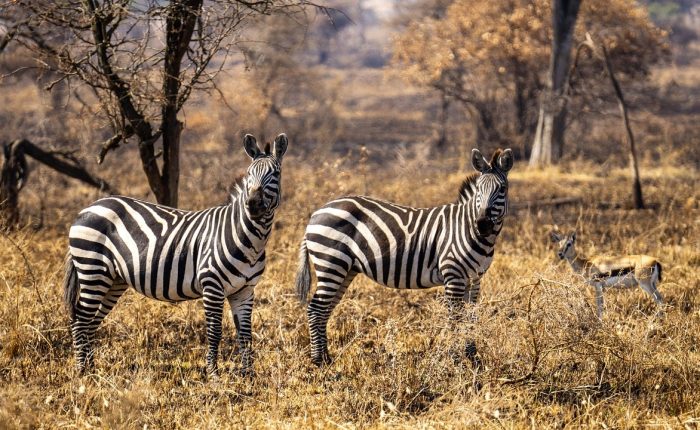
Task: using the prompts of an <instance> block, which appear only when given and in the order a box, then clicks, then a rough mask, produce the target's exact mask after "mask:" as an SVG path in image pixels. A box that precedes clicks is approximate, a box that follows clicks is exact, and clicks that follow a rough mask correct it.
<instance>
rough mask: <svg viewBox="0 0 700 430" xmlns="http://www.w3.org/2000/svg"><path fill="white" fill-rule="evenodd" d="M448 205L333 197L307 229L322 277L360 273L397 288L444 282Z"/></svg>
mask: <svg viewBox="0 0 700 430" xmlns="http://www.w3.org/2000/svg"><path fill="white" fill-rule="evenodd" d="M446 208H447V207H446V206H440V207H436V208H410V207H406V206H401V205H396V204H393V203H390V202H386V201H382V200H378V199H373V198H370V197H363V196H349V197H343V198H339V199H336V200H333V201H331V202H329V203H328V204H326V205H325V206H324V207H322V208H321V209H319V210H317V211H316V212H314V214H313V215H312V216H311V219H310V220H309V224H308V226H307V229H306V236H305V238H306V245H307V247H308V251H309V254H310V256H311V260H312V261H313V263H314V266H315V267H316V272H317V276H319V278H323V277H324V276H325V277H330V278H338V279H340V278H344V277H345V274H347V273H348V272H357V273H364V274H365V275H367V276H368V277H370V278H371V279H373V280H375V281H376V282H378V283H380V284H382V285H385V286H388V287H393V288H426V287H432V286H436V285H440V284H441V283H442V279H441V278H440V275H439V273H438V258H439V256H438V254H437V249H438V242H439V240H440V237H441V234H442V233H443V225H442V224H443V220H444V212H445V210H446ZM319 272H320V273H319Z"/></svg>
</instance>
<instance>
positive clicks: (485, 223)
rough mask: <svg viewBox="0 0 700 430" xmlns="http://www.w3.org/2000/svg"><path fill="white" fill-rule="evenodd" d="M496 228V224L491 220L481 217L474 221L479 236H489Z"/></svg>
mask: <svg viewBox="0 0 700 430" xmlns="http://www.w3.org/2000/svg"><path fill="white" fill-rule="evenodd" d="M495 227H496V223H495V222H493V218H490V217H483V218H479V219H477V220H476V228H477V230H479V234H480V235H481V236H489V235H491V234H493V230H494V228H495Z"/></svg>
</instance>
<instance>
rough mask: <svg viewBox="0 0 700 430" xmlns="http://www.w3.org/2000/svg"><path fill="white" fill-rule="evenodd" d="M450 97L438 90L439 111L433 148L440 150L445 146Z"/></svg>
mask: <svg viewBox="0 0 700 430" xmlns="http://www.w3.org/2000/svg"><path fill="white" fill-rule="evenodd" d="M449 109H450V99H449V98H448V97H447V94H446V93H445V92H444V91H441V92H440V111H439V112H438V127H439V130H438V140H437V142H436V143H435V149H436V151H437V152H440V151H442V150H444V149H445V147H446V146H447V121H448V119H449V117H448V115H449Z"/></svg>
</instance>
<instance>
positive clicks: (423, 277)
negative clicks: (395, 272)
mask: <svg viewBox="0 0 700 430" xmlns="http://www.w3.org/2000/svg"><path fill="white" fill-rule="evenodd" d="M361 273H363V274H364V275H366V276H367V277H368V278H370V279H372V280H373V281H374V282H376V283H378V284H379V285H382V286H384V287H389V288H396V289H409V290H413V289H423V288H433V287H438V286H441V285H443V279H442V276H440V272H439V271H438V270H437V268H433V269H424V270H422V271H421V272H420V273H411V274H410V276H408V275H406V274H401V275H400V276H392V277H390V278H389V279H387V280H386V281H385V280H384V279H377V278H376V277H375V276H373V275H372V274H368V273H364V272H361Z"/></svg>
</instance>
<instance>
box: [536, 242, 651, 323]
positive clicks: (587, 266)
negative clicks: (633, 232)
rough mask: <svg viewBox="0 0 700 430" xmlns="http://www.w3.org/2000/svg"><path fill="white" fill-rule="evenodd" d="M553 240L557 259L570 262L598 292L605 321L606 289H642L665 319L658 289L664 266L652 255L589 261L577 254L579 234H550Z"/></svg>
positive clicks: (596, 295) (599, 309) (598, 304)
mask: <svg viewBox="0 0 700 430" xmlns="http://www.w3.org/2000/svg"><path fill="white" fill-rule="evenodd" d="M550 239H551V240H552V242H553V243H556V244H558V246H559V250H558V251H557V256H558V257H559V259H560V260H564V259H566V261H568V262H569V264H570V265H571V268H572V269H573V271H574V272H575V273H578V274H579V275H581V276H583V277H584V278H585V279H586V283H587V284H588V285H591V286H593V287H594V288H595V298H596V305H597V307H598V318H600V319H602V318H603V289H604V288H608V287H612V288H634V287H636V286H639V287H640V288H641V289H642V290H644V291H645V292H646V293H647V294H649V295H650V296H651V297H652V298H653V299H654V301H655V302H656V305H657V306H658V307H659V310H658V312H657V315H658V316H662V315H663V310H662V306H663V297H662V296H661V293H659V290H658V289H657V288H656V286H657V284H658V283H659V281H661V263H659V261H658V260H657V259H656V258H654V257H650V256H648V255H622V256H619V257H605V256H599V255H595V256H593V257H591V258H588V257H586V256H585V255H583V254H582V253H580V252H577V251H576V232H575V231H572V232H570V233H569V234H567V235H561V234H560V233H559V232H556V231H552V232H550Z"/></svg>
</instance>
